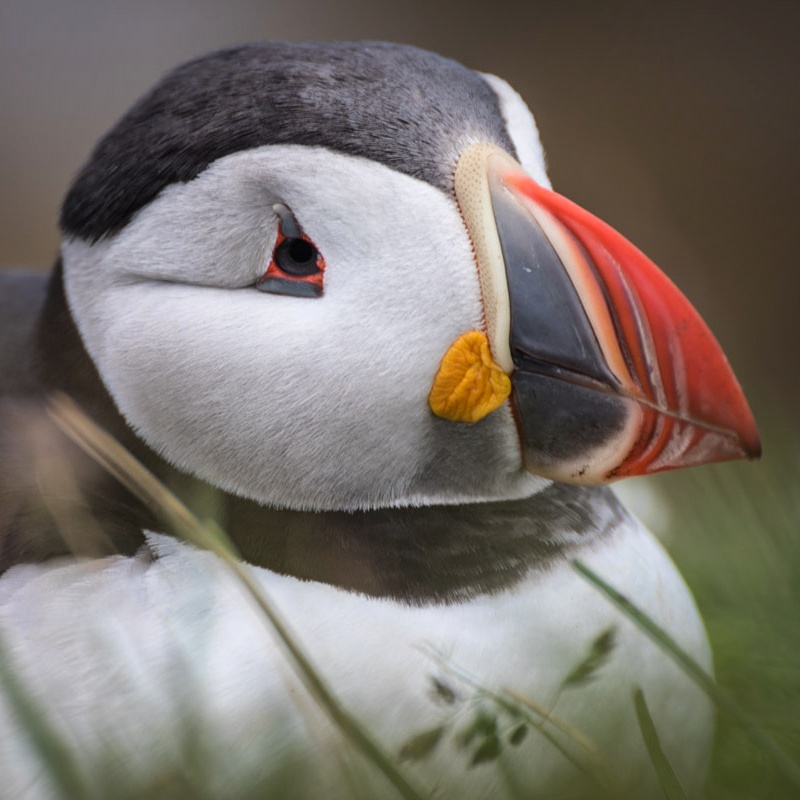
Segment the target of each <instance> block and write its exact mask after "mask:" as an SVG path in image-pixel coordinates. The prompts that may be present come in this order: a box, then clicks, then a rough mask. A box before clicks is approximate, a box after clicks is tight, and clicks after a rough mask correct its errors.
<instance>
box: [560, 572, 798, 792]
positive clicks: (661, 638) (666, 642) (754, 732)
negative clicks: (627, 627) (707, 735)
mask: <svg viewBox="0 0 800 800" xmlns="http://www.w3.org/2000/svg"><path fill="white" fill-rule="evenodd" d="M572 566H573V567H574V568H575V570H576V571H577V572H578V573H579V574H580V575H582V576H583V577H584V578H585V579H586V580H587V581H589V583H591V584H592V585H593V586H594V587H595V588H596V589H599V590H600V592H601V593H602V594H604V595H605V596H606V598H607V599H608V600H610V601H611V603H613V604H614V605H615V606H616V607H617V608H618V609H619V610H620V611H621V612H622V613H623V614H625V616H626V617H628V619H630V620H631V621H632V622H634V623H636V625H638V626H639V628H641V629H642V630H643V631H644V632H645V633H646V634H647V636H649V637H650V639H652V641H653V642H655V643H656V644H657V645H658V646H659V647H660V648H661V649H662V650H663V651H664V652H665V653H666V654H667V655H668V656H669V657H670V658H672V660H673V661H675V663H676V664H678V666H679V667H680V668H681V669H682V670H683V671H684V672H685V673H686V675H688V676H689V678H691V679H692V680H693V681H694V682H695V683H696V684H697V685H698V686H699V687H700V688H701V689H702V690H703V691H704V692H705V693H706V694H707V695H708V697H709V698H710V699H711V701H712V702H713V703H714V704H715V705H716V706H717V708H719V710H720V711H722V712H723V713H724V714H727V715H728V716H729V717H730V718H731V719H733V720H735V721H736V722H737V723H738V724H739V725H740V726H741V727H742V729H743V730H744V731H745V732H746V733H747V735H748V736H749V737H750V738H751V740H752V741H753V742H754V743H755V744H757V745H758V746H759V747H760V748H761V750H762V751H763V752H764V753H765V754H766V755H768V756H769V757H770V758H771V759H772V761H773V763H774V764H775V766H776V768H777V769H778V770H779V771H780V772H781V773H782V774H783V776H784V777H785V778H786V779H788V780H789V781H791V782H792V783H793V784H794V785H795V786H796V787H797V788H798V789H800V765H798V764H797V763H796V762H795V761H794V760H793V759H791V758H790V757H789V756H788V755H787V754H786V753H785V752H784V751H783V750H782V749H781V747H780V746H779V745H778V743H777V742H776V741H775V740H774V739H773V738H772V737H771V736H770V735H769V734H768V733H767V732H766V731H765V730H763V728H761V727H759V726H758V725H756V723H755V722H753V720H751V719H750V717H748V716H747V714H745V712H744V711H743V710H742V709H741V708H739V706H738V705H737V704H736V703H735V702H734V701H733V700H732V699H731V698H730V697H728V695H727V694H726V693H725V692H724V691H723V690H722V689H720V687H719V686H717V684H716V683H715V682H714V679H713V678H712V677H711V676H710V675H709V674H708V673H707V672H706V671H705V670H704V669H703V668H702V667H701V666H700V665H699V664H698V663H697V662H696V661H695V660H694V659H693V658H692V657H691V656H690V655H689V654H688V653H687V652H686V651H685V650H683V649H682V648H681V647H680V645H679V644H678V643H677V642H676V641H675V640H674V639H673V638H672V637H671V636H670V635H669V634H668V633H667V632H666V631H665V630H664V629H663V628H661V627H660V626H659V625H657V624H656V623H655V622H653V620H652V619H650V617H648V616H647V614H645V613H644V612H643V611H641V610H639V609H638V608H637V607H636V606H635V605H634V604H633V603H632V602H631V601H630V600H628V598H627V597H625V595H623V594H621V593H620V592H618V591H617V590H616V589H615V588H614V587H613V586H611V585H610V584H608V583H606V581H604V580H603V579H602V578H601V577H600V576H599V575H597V574H596V573H594V572H592V570H591V569H589V567H587V566H586V565H585V564H583V563H581V562H580V561H577V560H575V561H573V562H572Z"/></svg>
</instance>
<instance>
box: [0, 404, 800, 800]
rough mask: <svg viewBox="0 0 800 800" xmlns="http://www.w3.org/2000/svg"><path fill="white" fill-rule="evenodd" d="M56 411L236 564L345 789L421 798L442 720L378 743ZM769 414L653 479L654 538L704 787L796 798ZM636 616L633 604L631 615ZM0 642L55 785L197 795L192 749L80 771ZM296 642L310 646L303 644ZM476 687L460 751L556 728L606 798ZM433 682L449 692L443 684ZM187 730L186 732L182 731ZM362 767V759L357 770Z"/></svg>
mask: <svg viewBox="0 0 800 800" xmlns="http://www.w3.org/2000/svg"><path fill="white" fill-rule="evenodd" d="M55 415H56V418H57V420H58V422H59V425H61V426H62V429H64V430H65V432H67V433H68V435H70V436H72V437H73V438H74V439H75V440H76V441H78V442H80V443H81V445H82V446H84V447H85V448H86V449H87V450H88V451H89V452H91V453H92V454H93V455H94V456H95V457H96V458H97V459H98V460H99V461H100V462H101V463H103V464H104V465H105V466H106V467H107V468H108V469H109V470H110V471H111V472H113V473H115V474H116V475H117V476H118V477H119V478H120V479H121V480H122V481H123V482H125V483H127V484H128V485H129V487H130V488H132V489H133V490H134V491H136V492H137V493H138V494H139V495H140V496H141V497H142V498H143V499H144V500H145V501H146V502H148V504H149V505H151V506H152V507H153V508H156V509H158V510H159V513H160V514H161V516H162V517H163V518H165V519H167V520H171V523H172V527H173V528H175V529H177V530H180V532H181V534H182V535H184V536H185V538H187V539H188V540H189V541H192V542H193V543H195V544H196V545H198V546H201V547H205V548H208V549H211V550H213V551H214V552H216V553H217V555H218V556H219V557H220V558H222V559H223V561H225V562H226V563H228V564H229V566H230V568H231V569H232V570H233V572H234V573H236V574H237V576H238V577H239V579H240V581H241V582H242V585H243V588H244V589H245V590H246V591H248V592H250V593H251V594H252V595H253V597H254V599H255V601H256V603H257V605H258V606H259V607H260V609H261V611H262V614H263V616H264V621H265V624H266V625H267V626H268V627H271V628H272V629H273V630H275V631H276V632H277V634H278V638H279V639H280V640H281V641H282V643H283V646H284V647H285V648H286V651H287V655H288V656H289V659H290V661H291V662H292V663H293V665H294V668H295V669H296V671H297V672H298V674H299V675H300V676H301V677H302V679H303V681H304V683H305V684H306V687H307V688H308V690H309V692H310V694H311V695H312V696H313V697H314V698H315V700H316V701H317V703H318V704H319V705H320V707H321V708H323V709H324V710H325V711H326V712H327V714H328V716H329V718H331V720H332V721H333V722H334V723H335V724H336V726H337V727H338V728H339V730H340V731H341V732H342V734H343V736H344V738H345V739H347V740H349V742H350V744H351V746H352V747H353V750H354V751H355V752H356V753H358V754H359V756H358V762H359V765H358V767H357V768H356V769H355V770H354V771H353V776H352V777H353V780H354V786H353V790H354V791H353V796H354V797H390V796H398V797H400V796H404V797H408V798H412V797H425V796H427V794H426V792H425V789H424V787H419V786H415V785H413V784H412V783H410V782H409V780H408V774H409V767H410V766H411V765H412V764H413V762H414V761H415V760H419V759H424V758H425V757H426V756H427V754H428V753H430V752H431V751H432V750H433V749H434V748H436V747H437V746H438V743H439V741H440V740H441V739H442V737H443V736H446V735H447V734H448V730H447V727H446V725H444V724H443V725H441V726H439V727H437V728H436V729H434V730H430V731H423V732H421V733H420V734H419V735H417V736H416V737H413V738H412V739H411V740H410V741H409V742H408V743H407V745H406V747H405V748H404V749H403V752H401V753H399V754H390V753H386V752H384V751H383V750H382V749H381V748H380V746H379V745H378V744H377V743H376V742H375V741H374V740H372V738H371V736H370V733H369V731H368V730H366V729H364V728H362V726H361V725H360V724H359V723H358V721H357V720H355V719H354V718H352V717H351V716H350V715H349V714H348V713H347V710H346V709H344V708H342V707H340V706H339V705H338V702H337V700H336V698H335V688H336V687H327V686H326V685H325V683H324V682H323V681H322V679H321V678H320V677H319V675H317V674H316V673H315V671H314V669H313V666H312V665H311V663H310V661H309V660H308V659H307V658H306V655H305V654H304V653H303V652H302V651H301V650H299V649H298V648H296V646H295V644H294V642H293V641H292V637H291V634H290V632H289V631H288V630H287V629H286V628H284V626H283V622H282V621H281V620H280V619H279V618H277V617H276V616H275V615H274V613H273V612H272V611H271V608H270V603H269V598H267V597H264V596H263V595H260V593H259V589H258V588H257V587H256V586H255V585H254V584H253V582H252V581H251V580H250V579H249V576H248V572H247V570H246V569H243V568H242V566H241V564H240V562H238V561H237V559H236V558H235V554H234V551H233V550H232V547H231V546H230V544H229V542H228V541H227V537H226V536H225V535H224V533H223V532H221V531H219V530H218V529H217V528H216V526H214V525H213V524H211V525H209V524H207V523H204V522H201V521H199V520H197V519H196V518H194V517H193V516H192V515H191V513H190V512H189V511H188V510H187V509H186V508H185V507H184V506H183V505H182V504H181V503H180V502H179V501H178V500H177V499H176V498H174V497H173V496H172V495H170V494H169V492H167V491H166V490H165V489H164V488H163V487H162V486H160V484H158V483H157V482H156V481H155V479H153V478H152V476H150V475H149V474H148V473H147V472H146V471H145V470H143V468H142V467H141V466H140V465H138V464H137V463H136V462H135V461H134V460H133V459H132V458H131V457H130V456H129V455H128V454H127V453H126V452H125V451H124V450H122V448H120V447H119V446H118V445H116V443H114V442H113V440H110V439H109V438H108V437H105V435H104V434H103V433H102V432H101V431H98V430H97V429H96V428H94V426H93V425H92V423H91V422H89V421H88V420H86V418H84V417H83V416H82V414H81V413H80V412H79V411H78V410H77V409H76V408H74V407H73V406H72V405H71V404H69V403H68V402H66V401H59V403H58V404H57V405H56V406H55ZM780 419H786V416H783V417H780V416H778V415H776V416H775V417H774V419H772V420H768V421H767V423H768V424H767V425H766V426H764V427H765V430H763V433H764V439H765V452H766V454H767V455H766V456H765V458H764V460H763V461H762V462H761V463H760V464H756V465H753V464H727V465H721V466H718V467H711V468H702V469H694V470H690V471H687V472H683V473H677V474H672V475H666V476H661V477H659V478H657V479H655V480H654V483H655V486H656V489H657V491H658V492H660V493H661V495H662V496H663V497H664V499H665V500H666V504H667V507H668V508H669V509H670V521H669V525H668V526H667V527H668V529H669V531H670V534H669V537H668V539H667V542H666V543H667V546H668V549H669V550H670V552H671V553H672V555H673V558H674V559H675V561H676V562H677V564H678V566H679V568H680V569H681V571H682V573H683V575H684V577H685V578H686V581H687V583H688V584H689V586H690V587H691V588H692V591H693V592H694V594H695V597H696V599H697V602H698V605H699V607H700V611H701V614H702V615H703V618H704V620H705V622H706V626H707V629H708V633H709V637H710V640H711V645H712V649H713V652H714V659H715V670H716V678H717V685H716V686H714V685H710V686H709V685H708V683H709V682H708V681H707V678H704V675H698V676H697V679H698V682H699V683H700V684H701V685H702V683H703V680H706V682H707V685H706V686H705V687H704V688H705V690H706V691H707V693H708V694H709V696H710V697H711V699H712V700H713V701H714V702H715V703H716V704H717V707H718V723H717V736H716V741H715V748H714V753H713V760H712V766H711V772H710V775H709V780H708V784H707V787H706V793H705V797H706V800H722V799H723V798H724V799H725V800H756V799H757V800H783V799H784V798H786V800H789V799H790V798H797V797H798V796H800V788H799V787H798V775H799V774H800V580H799V579H800V434H798V433H797V432H796V431H795V430H794V429H792V428H791V427H789V428H788V430H789V431H790V432H789V433H787V427H786V426H781V425H779V424H777V423H778V422H779V421H780ZM770 422H773V423H774V424H773V425H770V424H769V423H770ZM762 424H763V423H762ZM651 480H652V479H651ZM576 568H577V569H578V570H579V571H582V572H583V574H584V577H585V578H586V579H587V580H589V581H590V582H591V583H593V584H594V585H595V587H596V588H597V589H598V602H615V603H616V604H617V605H618V607H620V608H621V611H622V613H624V614H627V615H628V616H629V617H630V618H631V619H633V620H634V621H636V622H637V624H639V625H640V627H642V628H643V629H644V630H647V628H648V624H649V625H650V626H651V627H652V628H656V627H657V626H655V625H654V624H653V623H650V622H649V620H648V619H647V618H646V617H644V615H642V614H641V612H638V611H637V609H635V608H634V607H627V608H626V607H625V598H622V597H620V596H616V597H615V592H614V590H613V587H609V586H608V585H605V584H604V582H603V580H602V576H595V575H594V574H593V573H591V572H590V571H589V570H586V569H585V568H582V567H581V565H579V564H578V565H576ZM603 596H604V599H601V597H603ZM637 614H639V616H640V617H641V618H640V619H639V620H638V621H637V619H636V615H637ZM288 622H289V623H290V622H291V621H290V620H289V621H288ZM649 635H651V637H652V638H654V639H655V640H656V641H658V635H659V634H658V630H654V631H652V630H651V631H650V634H649ZM2 644H3V641H2V637H0V691H4V692H5V693H6V695H7V697H8V699H9V700H10V706H11V707H12V708H13V709H14V713H15V714H16V715H17V717H18V718H19V719H21V720H24V723H25V726H26V728H27V730H28V733H29V738H30V743H31V745H32V747H33V748H34V750H35V751H37V752H38V753H39V756H40V757H41V759H42V761H43V762H44V763H45V764H46V765H47V769H48V772H49V774H50V776H51V783H52V785H53V787H54V788H55V790H56V792H57V794H58V795H60V796H62V797H65V798H72V797H84V796H98V797H102V796H111V795H110V794H108V793H106V792H104V790H103V787H105V788H106V789H110V787H111V786H113V795H114V796H118V797H123V796H125V797H141V798H144V797H176V798H177V797H181V798H182V797H203V796H206V795H205V794H204V792H203V791H202V786H201V783H199V782H198V780H197V779H199V776H200V775H201V774H202V772H203V769H200V767H201V766H203V765H202V763H201V762H202V757H200V758H197V759H196V758H193V757H191V755H190V756H189V759H188V762H187V765H186V766H187V767H188V770H187V771H186V772H185V773H184V772H182V773H180V774H176V773H173V772H170V771H167V772H165V774H164V776H163V782H162V781H159V782H158V783H157V784H156V785H152V784H151V785H149V786H141V785H138V786H137V785H131V786H129V787H126V786H125V785H124V780H123V781H122V785H121V784H120V780H119V779H120V773H119V771H118V769H116V768H117V767H118V766H119V764H120V754H119V753H111V752H110V753H109V757H108V763H107V765H106V766H105V768H103V767H102V766H101V768H100V770H99V772H98V774H87V773H86V772H85V771H84V765H82V764H79V763H78V762H77V761H75V760H74V758H73V754H72V752H71V750H70V745H69V743H68V742H66V741H61V740H59V739H58V736H57V734H56V733H55V729H54V728H53V727H52V726H51V725H50V724H49V721H48V718H47V714H46V713H45V712H44V710H43V709H41V708H37V706H36V703H35V702H34V701H33V699H32V698H31V697H30V696H29V694H28V692H27V689H26V687H25V685H24V681H23V680H22V679H21V676H19V675H17V674H16V673H15V672H14V670H13V659H11V658H10V657H9V654H7V653H5V652H4V648H3V647H2ZM589 644H590V645H591V646H590V647H589V649H588V650H587V655H586V658H585V659H584V661H582V662H581V663H579V664H576V665H575V667H574V669H573V670H572V671H571V672H570V673H569V674H568V675H566V676H565V679H564V683H565V686H569V685H572V684H574V685H576V686H578V685H580V684H581V682H583V681H585V680H587V679H590V678H591V676H592V674H593V673H594V672H595V671H597V670H601V669H602V668H603V664H604V662H605V659H606V658H607V656H608V653H609V652H610V651H611V650H612V649H613V646H614V643H613V630H610V631H606V632H604V634H603V635H602V636H601V637H600V638H599V639H598V640H597V641H595V642H593V643H589ZM660 645H661V646H662V647H663V649H664V650H665V652H666V653H667V654H668V655H670V656H671V657H673V658H674V659H675V660H676V661H679V662H680V660H681V657H682V656H681V653H680V652H678V650H677V646H675V645H674V644H673V643H670V642H669V641H661V642H660ZM309 656H310V657H311V660H313V653H311V654H309ZM434 657H435V654H434ZM445 666H447V665H445ZM683 667H684V668H685V669H686V670H687V672H691V670H692V666H691V664H684V665H683ZM450 674H451V677H453V679H454V680H456V681H461V682H467V683H469V682H470V678H469V676H465V675H458V674H457V671H456V670H454V669H453V668H452V667H451V668H450ZM717 687H718V688H717ZM474 688H476V689H478V691H479V694H481V696H482V700H483V705H482V706H481V708H480V709H479V710H480V711H481V713H480V714H478V715H477V716H476V723H475V725H474V726H473V727H474V731H473V730H472V728H470V729H469V731H468V734H469V735H470V737H471V738H470V739H469V741H466V742H465V747H468V748H471V749H470V751H469V752H472V754H473V755H472V757H473V762H475V763H477V761H476V759H481V760H485V759H488V758H493V757H496V751H498V752H499V747H500V745H501V741H500V740H501V739H503V741H504V742H505V740H507V744H503V746H508V745H509V744H510V745H511V746H524V744H523V741H524V739H525V738H526V737H527V736H528V735H536V734H543V735H548V736H549V735H550V734H549V733H548V731H551V730H555V729H556V728H559V729H560V731H561V733H562V734H563V735H564V738H563V739H562V740H561V741H564V742H566V743H567V744H568V745H569V750H568V752H567V753H566V754H567V755H568V756H570V758H572V755H573V754H577V755H578V756H579V758H578V761H579V762H580V763H581V764H583V765H584V771H585V772H586V775H587V778H588V779H589V780H590V781H591V785H592V786H593V789H592V790H591V791H590V795H587V796H592V797H594V798H600V797H603V798H608V799H609V800H610V798H613V797H614V792H613V788H611V787H613V783H614V781H613V775H606V774H604V773H603V769H602V767H603V765H602V764H599V763H598V764H595V763H594V760H593V759H594V753H593V751H592V747H591V743H586V742H584V741H582V739H581V733H580V731H572V730H570V729H569V728H568V727H564V724H563V723H561V722H560V721H559V720H558V719H556V718H554V717H553V716H552V715H551V714H550V712H548V711H547V709H542V708H539V707H537V706H536V705H535V702H534V700H533V699H531V698H520V697H517V696H515V695H514V694H513V692H508V691H506V690H501V691H499V692H498V691H494V690H493V689H491V688H490V687H479V686H474ZM444 689H448V691H450V689H449V687H444ZM444 689H443V691H444ZM445 699H447V698H445ZM631 702H632V703H635V705H636V711H637V718H638V720H639V725H640V730H641V734H642V737H643V739H644V741H645V743H646V746H647V750H648V752H649V753H650V757H651V760H652V761H653V764H654V767H655V769H656V770H657V772H658V774H659V776H660V779H661V784H662V787H663V789H664V795H663V796H664V798H668V800H673V798H675V799H676V800H678V799H679V798H682V797H684V796H685V795H683V793H682V789H681V787H680V785H679V783H678V782H677V780H676V779H675V776H674V774H672V772H671V767H670V765H669V763H668V762H667V761H666V759H665V757H664V754H663V753H662V752H661V750H660V746H659V741H658V735H657V731H656V730H655V729H654V728H653V725H652V720H651V719H650V715H649V711H648V709H647V705H646V702H645V700H644V697H643V696H642V695H641V693H638V695H634V696H633V697H632V698H631ZM487 709H488V711H487ZM498 720H499V721H500V722H501V723H503V721H504V720H505V725H506V728H507V730H502V729H501V728H499V727H498ZM545 722H546V726H545ZM479 723H480V724H479ZM189 733H190V734H191V732H189ZM195 733H196V732H195ZM462 735H463V732H462ZM192 738H193V735H187V741H189V740H190V739H192ZM554 742H555V744H558V741H556V740H554ZM559 746H561V745H559ZM473 751H474V752H473ZM195 762H196V763H195ZM366 765H371V768H369V769H365V767H366ZM195 768H197V774H196V775H195V774H194V773H195ZM294 768H301V769H302V765H287V769H294ZM104 773H108V774H104ZM112 773H113V777H112ZM273 777H274V783H273V782H272V781H271V782H270V786H265V785H261V786H252V787H244V786H242V787H240V788H241V790H242V791H241V793H240V795H239V796H241V797H281V796H282V795H281V792H280V788H279V787H280V783H281V777H280V776H279V775H275V776H273ZM392 787H393V788H392ZM581 796H583V795H581Z"/></svg>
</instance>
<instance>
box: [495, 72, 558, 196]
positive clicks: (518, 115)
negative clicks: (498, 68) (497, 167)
mask: <svg viewBox="0 0 800 800" xmlns="http://www.w3.org/2000/svg"><path fill="white" fill-rule="evenodd" d="M483 79H484V80H485V81H486V83H488V84H489V86H490V87H491V88H492V91H493V92H494V93H495V94H496V95H497V99H498V101H499V102H500V113H501V114H502V115H503V121H504V122H505V123H506V130H507V131H508V135H509V136H510V137H511V141H512V142H514V147H515V148H516V149H517V156H518V157H519V163H520V164H522V167H523V169H524V170H525V171H526V172H527V173H528V174H529V175H530V176H531V177H532V178H533V179H534V180H535V181H536V182H537V183H538V184H539V185H541V186H546V187H547V188H548V189H550V188H552V187H551V185H550V179H549V178H548V177H547V167H546V161H545V157H544V149H543V148H542V144H541V142H540V140H539V130H538V129H537V127H536V121H535V120H534V118H533V114H531V112H530V110H529V109H528V106H527V105H525V101H524V100H523V99H522V98H521V97H520V95H519V94H518V93H517V92H516V91H515V90H514V89H513V88H512V87H511V86H510V85H509V84H508V83H506V82H505V81H504V80H503V79H502V78H498V77H497V75H489V74H487V73H483Z"/></svg>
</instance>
